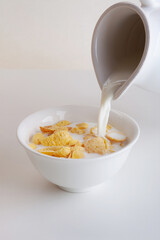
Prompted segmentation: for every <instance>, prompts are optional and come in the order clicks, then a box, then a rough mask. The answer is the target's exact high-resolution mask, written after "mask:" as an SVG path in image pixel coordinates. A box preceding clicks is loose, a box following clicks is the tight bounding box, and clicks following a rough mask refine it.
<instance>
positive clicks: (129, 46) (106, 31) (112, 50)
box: [91, 0, 160, 99]
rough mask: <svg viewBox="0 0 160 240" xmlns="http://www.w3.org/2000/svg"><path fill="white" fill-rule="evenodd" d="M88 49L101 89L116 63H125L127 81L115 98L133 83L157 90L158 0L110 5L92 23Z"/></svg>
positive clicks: (159, 64)
mask: <svg viewBox="0 0 160 240" xmlns="http://www.w3.org/2000/svg"><path fill="white" fill-rule="evenodd" d="M91 51H92V61H93V66H94V69H95V73H96V77H97V80H98V82H99V85H100V87H101V88H102V86H103V84H104V82H105V81H106V80H107V79H108V78H109V76H110V74H112V72H114V70H115V69H116V68H117V66H119V65H121V62H125V63H126V64H125V65H124V68H125V70H126V73H127V78H126V79H127V80H126V81H125V82H124V83H123V85H122V86H121V87H120V88H119V89H118V90H117V91H116V93H115V95H114V99H116V98H118V97H119V96H120V95H122V93H124V92H125V91H126V90H127V89H128V87H129V86H130V85H131V84H132V83H133V82H134V83H136V84H138V85H139V86H141V87H143V88H145V89H148V90H151V91H155V92H159V93H160V0H141V6H138V5H136V4H132V3H128V2H120V3H117V4H113V5H112V6H111V7H109V8H108V9H107V10H106V11H105V12H104V13H103V14H102V16H101V17H100V19H99V20H98V22H97V24H96V26H95V29H94V33H93V38H92V50H91Z"/></svg>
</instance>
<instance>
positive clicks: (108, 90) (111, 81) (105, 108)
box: [98, 64, 129, 137]
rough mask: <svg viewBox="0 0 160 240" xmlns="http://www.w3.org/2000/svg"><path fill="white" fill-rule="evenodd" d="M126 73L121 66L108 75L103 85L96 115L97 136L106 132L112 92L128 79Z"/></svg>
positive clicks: (127, 73)
mask: <svg viewBox="0 0 160 240" xmlns="http://www.w3.org/2000/svg"><path fill="white" fill-rule="evenodd" d="M123 65H124V64H123ZM128 75H129V72H128V71H124V70H123V68H122V67H121V69H119V70H117V71H116V72H115V73H113V74H112V75H110V77H109V78H108V79H107V81H106V82H105V83H104V85H103V88H102V94H101V105H100V111H99V116H98V136H100V137H104V136H105V134H106V126H107V123H108V118H109V112H110V109H111V102H112V99H113V96H114V93H115V92H116V91H117V90H118V88H119V87H121V86H122V84H123V83H124V82H125V81H126V80H127V79H128Z"/></svg>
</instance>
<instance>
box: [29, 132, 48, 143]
mask: <svg viewBox="0 0 160 240" xmlns="http://www.w3.org/2000/svg"><path fill="white" fill-rule="evenodd" d="M44 138H45V136H44V135H43V134H42V133H36V134H35V135H34V136H33V138H32V142H33V143H34V144H37V145H39V144H41V142H42V140H43V139H44Z"/></svg>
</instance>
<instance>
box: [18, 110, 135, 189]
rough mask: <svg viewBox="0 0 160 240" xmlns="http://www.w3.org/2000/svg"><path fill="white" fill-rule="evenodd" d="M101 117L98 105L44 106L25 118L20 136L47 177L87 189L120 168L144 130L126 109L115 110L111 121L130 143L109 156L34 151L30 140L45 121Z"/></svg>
mask: <svg viewBox="0 0 160 240" xmlns="http://www.w3.org/2000/svg"><path fill="white" fill-rule="evenodd" d="M97 116H98V108H96V107H90V106H89V107H84V106H63V107H54V108H49V109H44V110H41V111H39V112H36V113H33V114H31V115H29V116H28V117H27V118H25V119H24V120H23V121H22V122H21V123H20V125H19V127H18V129H17V136H18V139H19V141H20V143H21V144H22V146H23V147H24V148H25V150H26V152H27V154H28V156H29V158H30V160H31V161H32V163H33V164H34V166H35V167H36V168H37V169H38V171H39V172H40V173H41V174H42V175H43V176H44V177H45V178H46V179H48V180H49V181H50V182H52V183H54V184H56V185H58V186H59V187H61V188H62V189H64V190H66V191H70V192H83V191H87V190H90V189H91V188H93V187H95V186H98V185H100V184H102V183H105V182H106V181H107V179H109V178H110V177H111V176H113V175H114V174H115V173H117V172H118V171H119V170H120V168H121V167H122V165H123V164H124V162H125V160H126V159H127V157H128V154H129V153H130V151H131V149H132V147H133V145H134V144H135V143H136V141H137V139H138V136H139V133H140V130H139V127H138V124H137V123H136V122H135V120H133V119H132V118H131V117H129V116H128V115H126V114H124V113H122V112H118V111H114V110H112V111H111V113H110V118H109V122H110V123H111V124H112V125H113V126H115V127H117V128H118V129H119V130H121V131H122V132H124V133H125V134H126V136H127V137H128V143H127V145H126V146H125V147H124V148H122V150H120V151H118V152H115V153H112V154H110V155H107V156H105V155H102V156H100V157H96V158H89V159H64V158H56V157H51V156H47V155H44V154H41V153H38V152H36V151H35V150H32V149H31V148H30V147H29V146H28V143H29V138H30V137H31V136H32V135H33V133H34V131H35V129H38V127H39V126H40V125H42V124H43V125H44V124H46V125H47V124H53V123H54V122H57V121H59V120H63V119H66V120H69V121H71V122H81V121H82V122H84V121H86V122H97Z"/></svg>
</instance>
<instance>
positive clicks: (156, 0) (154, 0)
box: [140, 0, 160, 7]
mask: <svg viewBox="0 0 160 240" xmlns="http://www.w3.org/2000/svg"><path fill="white" fill-rule="evenodd" d="M140 2H141V6H142V7H156V6H159V5H160V0H140Z"/></svg>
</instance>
